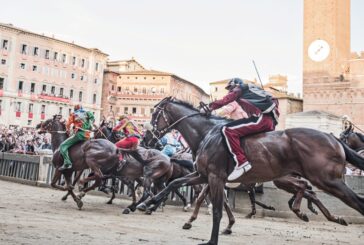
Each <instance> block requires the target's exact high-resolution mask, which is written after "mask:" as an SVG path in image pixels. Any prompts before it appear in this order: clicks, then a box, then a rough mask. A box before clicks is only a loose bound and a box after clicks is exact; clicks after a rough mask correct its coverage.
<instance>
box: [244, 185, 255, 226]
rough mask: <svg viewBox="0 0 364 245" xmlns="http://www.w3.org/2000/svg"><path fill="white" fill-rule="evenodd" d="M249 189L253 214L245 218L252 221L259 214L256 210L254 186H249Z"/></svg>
mask: <svg viewBox="0 0 364 245" xmlns="http://www.w3.org/2000/svg"><path fill="white" fill-rule="evenodd" d="M247 187H248V194H249V199H250V206H251V212H250V213H249V214H247V215H246V216H245V218H247V219H250V218H251V217H252V216H253V215H255V214H256V213H257V210H256V209H255V190H254V186H247Z"/></svg>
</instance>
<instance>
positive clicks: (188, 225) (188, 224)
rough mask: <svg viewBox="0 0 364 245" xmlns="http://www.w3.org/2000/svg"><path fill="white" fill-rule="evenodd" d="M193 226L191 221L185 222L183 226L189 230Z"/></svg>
mask: <svg viewBox="0 0 364 245" xmlns="http://www.w3.org/2000/svg"><path fill="white" fill-rule="evenodd" d="M191 227H192V224H190V223H185V224H184V225H183V226H182V229H184V230H189V229H191Z"/></svg>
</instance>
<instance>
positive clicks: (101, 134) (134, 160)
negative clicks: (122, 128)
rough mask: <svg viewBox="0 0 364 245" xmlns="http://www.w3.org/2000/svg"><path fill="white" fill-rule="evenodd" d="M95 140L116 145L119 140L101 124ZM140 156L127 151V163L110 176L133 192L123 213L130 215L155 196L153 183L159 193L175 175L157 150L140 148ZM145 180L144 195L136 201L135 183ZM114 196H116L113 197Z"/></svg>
mask: <svg viewBox="0 0 364 245" xmlns="http://www.w3.org/2000/svg"><path fill="white" fill-rule="evenodd" d="M95 138H97V139H101V138H103V139H107V140H108V141H109V142H112V143H116V142H117V140H118V138H117V137H116V135H115V133H114V132H112V130H111V128H109V127H107V125H103V124H101V126H100V128H99V129H98V130H97V131H96V132H95ZM137 152H138V154H136V152H134V151H127V154H125V156H124V157H125V160H126V163H125V164H124V165H123V166H122V167H121V168H120V167H119V169H115V170H113V172H112V173H111V174H110V175H109V176H108V177H110V178H118V179H120V180H121V181H122V182H124V183H126V184H127V185H128V187H129V189H130V190H131V191H132V197H133V202H132V204H131V205H129V206H128V207H127V208H126V209H124V211H123V213H124V214H128V213H130V211H131V212H134V211H135V210H136V207H137V206H138V205H139V204H140V203H142V202H144V201H145V200H146V199H147V198H148V197H149V196H153V193H152V191H151V186H152V183H154V186H155V187H156V189H157V190H158V191H160V190H162V189H163V188H164V187H165V183H166V182H167V181H168V180H169V179H170V177H171V176H172V174H173V165H172V163H171V162H170V159H169V158H168V157H167V156H165V155H163V154H162V153H161V152H160V151H158V150H155V149H146V148H143V147H138V149H137ZM141 178H143V179H144V181H143V188H144V190H143V195H142V197H141V198H140V200H139V201H138V202H137V201H136V196H135V186H134V182H135V181H136V182H138V183H141V181H140V179H141ZM113 196H114V195H113Z"/></svg>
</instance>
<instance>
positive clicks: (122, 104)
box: [102, 66, 209, 124]
mask: <svg viewBox="0 0 364 245" xmlns="http://www.w3.org/2000/svg"><path fill="white" fill-rule="evenodd" d="M129 67H130V66H129ZM167 96H174V97H176V98H178V99H181V100H184V101H187V102H190V103H192V104H193V105H195V106H198V105H199V102H200V101H204V102H208V100H209V97H208V94H207V93H206V92H204V91H203V90H202V89H201V88H200V87H198V86H197V85H195V84H193V83H191V82H189V81H187V80H185V79H183V78H180V77H178V76H177V75H175V74H172V73H168V72H161V71H154V70H145V69H144V70H135V71H133V70H129V71H125V72H115V71H110V70H106V71H105V73H104V85H103V102H102V108H103V111H102V114H103V116H104V117H105V118H110V117H111V118H115V117H116V116H117V115H120V114H127V115H130V117H131V118H132V119H133V120H134V121H136V122H137V123H138V124H143V123H144V122H147V121H150V118H151V114H152V112H153V108H154V105H155V104H157V103H158V102H159V101H160V100H162V99H163V98H165V97H167Z"/></svg>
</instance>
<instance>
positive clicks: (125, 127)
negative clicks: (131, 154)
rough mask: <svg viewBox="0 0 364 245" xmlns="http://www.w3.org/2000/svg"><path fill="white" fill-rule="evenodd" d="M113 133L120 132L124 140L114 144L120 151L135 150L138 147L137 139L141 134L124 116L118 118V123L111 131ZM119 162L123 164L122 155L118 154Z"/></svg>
mask: <svg viewBox="0 0 364 245" xmlns="http://www.w3.org/2000/svg"><path fill="white" fill-rule="evenodd" d="M112 131H113V132H120V131H121V132H122V133H123V135H125V137H124V138H122V139H121V140H119V141H118V142H116V143H115V145H116V147H118V148H122V149H130V150H136V149H137V147H138V145H139V138H141V134H140V132H139V130H138V128H137V126H136V125H135V124H134V123H133V122H132V121H131V120H130V119H129V118H128V117H127V116H126V115H122V116H120V117H119V123H118V124H117V125H116V126H115V127H114V128H113V129H112ZM119 160H120V161H122V162H123V163H125V159H123V155H122V154H120V156H119Z"/></svg>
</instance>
